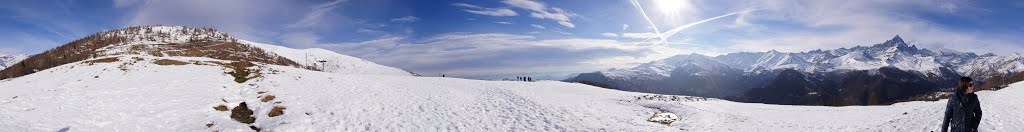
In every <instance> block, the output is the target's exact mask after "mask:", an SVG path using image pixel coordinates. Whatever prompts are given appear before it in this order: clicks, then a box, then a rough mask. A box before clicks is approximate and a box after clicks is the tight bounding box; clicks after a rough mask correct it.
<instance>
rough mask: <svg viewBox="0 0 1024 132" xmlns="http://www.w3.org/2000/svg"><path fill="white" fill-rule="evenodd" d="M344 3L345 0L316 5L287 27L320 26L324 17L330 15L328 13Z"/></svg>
mask: <svg viewBox="0 0 1024 132" xmlns="http://www.w3.org/2000/svg"><path fill="white" fill-rule="evenodd" d="M345 1H347V0H334V1H331V2H326V3H321V4H319V5H316V6H314V7H313V8H312V10H311V11H310V12H309V13H306V14H305V15H304V16H303V17H302V19H300V20H299V21H296V22H295V23H292V24H289V25H288V27H291V28H307V27H313V26H316V25H318V24H321V23H322V22H323V20H324V16H325V15H327V14H328V13H330V11H332V10H334V9H335V8H338V7H340V6H339V5H340V4H342V3H343V2H345Z"/></svg>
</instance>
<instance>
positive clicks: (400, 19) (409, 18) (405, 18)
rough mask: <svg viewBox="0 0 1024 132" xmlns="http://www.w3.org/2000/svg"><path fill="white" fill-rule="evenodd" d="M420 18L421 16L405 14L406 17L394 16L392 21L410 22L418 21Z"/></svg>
mask: <svg viewBox="0 0 1024 132" xmlns="http://www.w3.org/2000/svg"><path fill="white" fill-rule="evenodd" d="M419 20H420V18H419V17H415V16H404V17H399V18H392V19H391V22H406V23H408V22H416V21H419Z"/></svg>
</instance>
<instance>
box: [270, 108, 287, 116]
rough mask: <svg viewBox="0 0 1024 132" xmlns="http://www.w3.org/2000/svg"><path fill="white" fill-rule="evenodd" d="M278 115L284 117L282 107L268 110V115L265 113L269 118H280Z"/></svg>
mask: <svg viewBox="0 0 1024 132" xmlns="http://www.w3.org/2000/svg"><path fill="white" fill-rule="evenodd" d="M280 115H284V107H281V106H274V108H273V109H270V113H267V116H270V117H275V116H280Z"/></svg>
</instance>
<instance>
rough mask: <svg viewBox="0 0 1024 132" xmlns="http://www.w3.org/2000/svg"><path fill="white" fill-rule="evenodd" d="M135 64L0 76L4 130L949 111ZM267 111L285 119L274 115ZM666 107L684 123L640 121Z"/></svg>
mask: <svg viewBox="0 0 1024 132" xmlns="http://www.w3.org/2000/svg"><path fill="white" fill-rule="evenodd" d="M141 58H142V59H133V58H131V56H122V57H121V59H120V60H121V61H117V62H110V63H94V64H88V63H73V64H68V65H63V66H60V67H55V68H51V69H48V70H45V71H41V72H38V73H35V74H32V75H28V76H24V77H20V78H14V79H9V80H2V81H0V131H61V130H65V131H252V128H250V126H253V127H256V128H259V129H262V130H274V131H938V129H939V128H938V127H939V125H940V123H941V122H940V119H941V118H942V113H943V110H944V108H945V100H941V101H937V102H907V103H899V104H895V105H891V106H851V107H823V106H784V105H767V104H754V103H737V102H730V101H722V100H715V99H701V98H693V97H684V96H658V95H652V94H645V93H634V92H623V91H615V90H609V89H603V88H598V87H592V86H587V85H583V84H573V83H564V82H553V81H543V82H514V81H481V80H467V79H457V78H439V77H413V76H392V75H360V74H339V73H329V72H317V71H309V70H304V69H298V68H292V67H283V66H274V65H261V66H258V69H260V73H261V77H258V78H255V79H252V80H248V81H246V82H245V83H236V82H235V81H233V79H234V78H233V77H232V76H230V75H228V74H225V72H229V71H231V69H229V68H225V67H222V66H217V65H196V64H188V65H157V64H153V63H152V62H153V61H154V60H157V59H174V60H180V61H189V60H198V61H218V60H211V59H206V58H158V57H141ZM345 73H361V72H345ZM271 95H272V96H274V97H275V98H273V99H270V100H267V97H268V96H271ZM1022 95H1024V83H1017V84H1014V85H1011V86H1010V88H1006V89H1003V90H1001V91H984V92H980V93H979V97H980V99H981V102H982V108H983V109H984V113H985V114H984V116H985V117H983V121H982V124H981V129H982V131H1021V130H1024V117H1022V115H1024V112H1020V110H1022V106H1024V105H1022V104H1024V99H1020V97H1021V96H1022ZM265 100H266V101H265ZM241 102H246V104H247V106H248V108H249V109H252V111H254V113H255V114H254V115H253V116H254V117H255V118H256V120H255V123H252V124H245V123H240V122H238V121H234V120H232V119H231V118H230V117H229V116H230V115H231V112H230V111H218V110H215V109H214V107H217V106H219V105H225V106H227V107H228V108H235V107H236V106H237V105H239V103H241ZM274 107H280V108H284V110H283V112H284V114H283V115H280V116H275V117H270V116H269V115H268V114H269V113H271V111H272V110H271V109H272V108H274ZM662 111H664V112H671V113H675V114H677V115H678V116H679V117H680V120H679V121H677V122H673V123H671V124H669V125H663V124H658V123H653V122H648V121H647V120H648V118H650V117H652V116H653V115H654V114H655V113H658V112H662Z"/></svg>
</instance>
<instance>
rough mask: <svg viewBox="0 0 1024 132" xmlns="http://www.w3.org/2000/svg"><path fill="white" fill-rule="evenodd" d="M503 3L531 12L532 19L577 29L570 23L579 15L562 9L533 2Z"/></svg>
mask: <svg viewBox="0 0 1024 132" xmlns="http://www.w3.org/2000/svg"><path fill="white" fill-rule="evenodd" d="M501 2H502V3H505V4H506V5H509V6H512V7H517V8H522V9H526V10H529V11H530V17H533V18H540V19H549V20H554V21H556V22H558V24H560V25H562V26H565V27H569V28H575V27H576V24H573V23H572V22H570V20H569V19H570V18H572V17H576V16H578V15H577V14H576V13H572V12H568V11H566V10H564V9H562V8H558V7H551V8H548V6H547V5H546V4H544V3H541V2H537V1H533V0H503V1H501Z"/></svg>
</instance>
